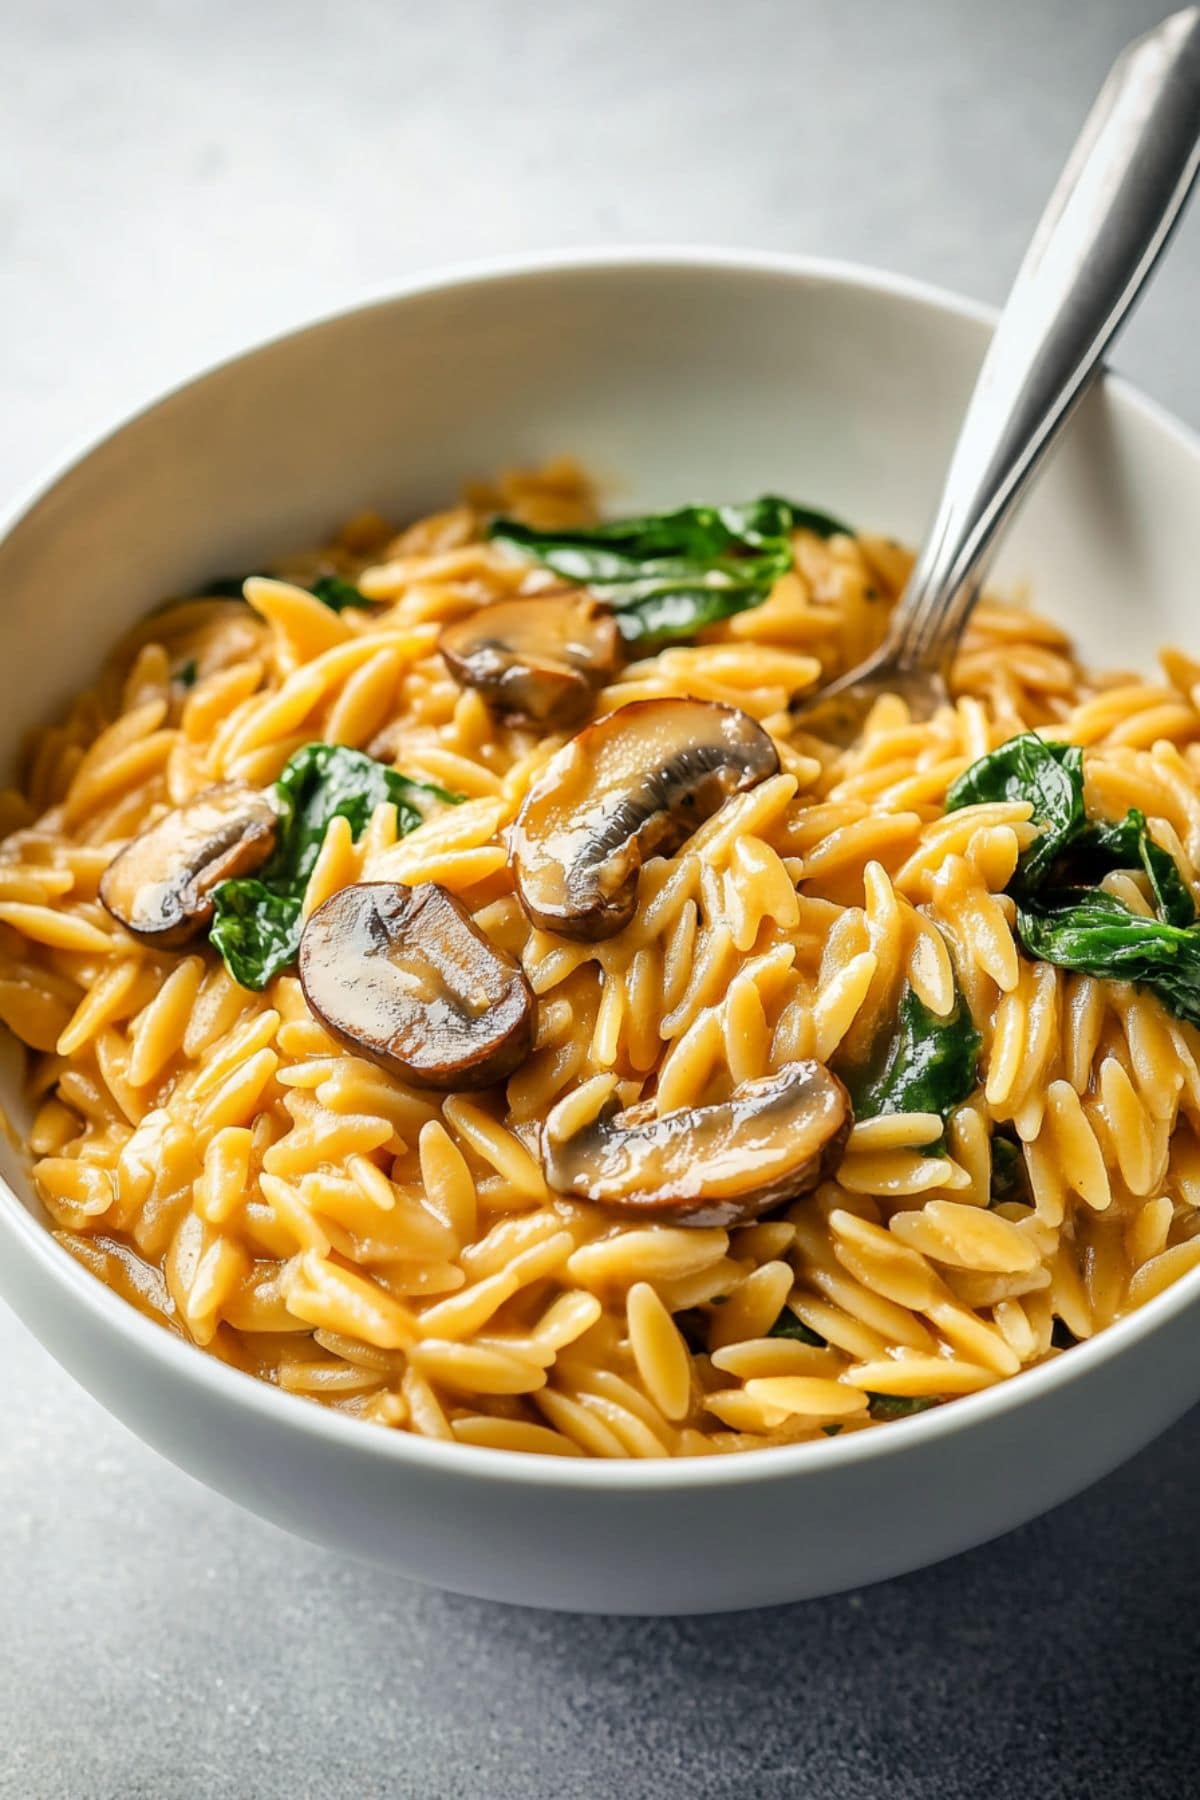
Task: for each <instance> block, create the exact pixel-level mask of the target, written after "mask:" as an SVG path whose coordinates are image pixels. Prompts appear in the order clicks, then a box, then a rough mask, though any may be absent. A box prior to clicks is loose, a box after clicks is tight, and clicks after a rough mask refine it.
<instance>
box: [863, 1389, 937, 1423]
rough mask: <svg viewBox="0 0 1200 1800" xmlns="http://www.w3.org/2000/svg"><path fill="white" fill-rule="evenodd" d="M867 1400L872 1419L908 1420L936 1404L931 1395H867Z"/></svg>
mask: <svg viewBox="0 0 1200 1800" xmlns="http://www.w3.org/2000/svg"><path fill="white" fill-rule="evenodd" d="M867 1400H868V1403H869V1404H868V1406H867V1411H868V1412H869V1413H870V1415H871V1417H872V1418H873V1419H910V1418H911V1417H912V1415H913V1414H914V1413H921V1412H928V1411H929V1408H930V1407H931V1406H936V1405H937V1404H938V1403H937V1400H936V1399H935V1398H934V1396H933V1395H932V1394H868V1395H867Z"/></svg>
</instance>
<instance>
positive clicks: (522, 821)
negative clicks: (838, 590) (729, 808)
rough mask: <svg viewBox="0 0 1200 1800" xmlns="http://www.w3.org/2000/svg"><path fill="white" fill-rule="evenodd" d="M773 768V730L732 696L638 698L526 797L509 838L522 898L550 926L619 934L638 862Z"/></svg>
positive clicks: (583, 736)
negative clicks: (718, 699)
mask: <svg viewBox="0 0 1200 1800" xmlns="http://www.w3.org/2000/svg"><path fill="white" fill-rule="evenodd" d="M778 770H779V757H778V754H777V752H776V749H775V746H774V744H773V743H772V742H771V739H770V738H769V737H768V736H767V733H766V732H765V731H764V730H763V728H762V726H761V725H757V724H756V723H755V722H754V720H753V719H752V718H750V717H749V715H748V714H746V713H744V712H739V711H738V710H737V708H736V707H732V706H717V705H715V704H713V703H712V702H711V701H708V700H635V701H634V702H633V703H632V704H631V705H629V706H622V707H620V708H619V709H618V710H617V711H616V712H612V713H608V714H607V715H606V716H605V717H604V718H603V719H598V720H597V721H596V723H595V724H594V725H589V726H588V727H587V729H586V730H585V731H581V732H580V733H579V735H578V737H575V738H572V740H571V742H570V743H569V744H565V745H564V746H563V748H562V749H561V750H560V751H559V752H558V754H557V756H554V757H552V758H551V760H550V762H548V763H547V764H546V767H545V768H544V769H543V771H542V773H541V775H540V776H539V777H538V779H537V781H535V782H534V784H533V786H532V787H531V788H530V790H529V793H528V794H527V795H526V797H525V802H524V805H523V806H522V807H521V810H520V812H519V814H518V815H517V819H516V823H515V824H514V826H513V828H512V835H511V838H510V850H511V857H510V860H511V864H512V870H513V875H514V878H515V880H516V884H517V894H518V897H519V899H520V901H521V904H522V906H523V907H524V908H525V911H526V912H527V913H528V914H529V917H530V918H531V919H532V920H533V922H534V924H535V925H540V926H541V927H542V928H543V930H545V931H557V932H560V933H561V934H562V935H563V936H564V937H571V938H587V939H596V938H606V937H612V936H613V934H614V933H615V932H618V931H620V930H621V929H622V927H623V926H625V925H627V924H628V923H629V920H630V919H631V918H632V917H633V912H634V908H635V906H636V904H637V879H638V872H639V870H640V869H641V866H642V864H643V862H645V861H646V860H647V858H648V857H650V856H653V855H655V854H660V855H664V856H669V855H671V854H672V853H673V852H674V851H675V850H677V849H678V848H679V846H680V844H682V843H683V842H684V841H685V840H686V839H687V838H689V837H690V836H691V834H692V832H693V831H695V829H696V827H697V826H698V825H701V824H702V823H703V822H704V820H705V819H707V818H709V817H710V816H711V815H712V814H713V813H715V812H716V811H717V809H718V807H719V806H721V805H722V804H723V803H724V801H726V800H727V799H728V798H729V796H730V795H731V794H736V793H740V792H742V791H743V790H744V789H746V788H752V787H756V786H757V785H758V783H759V782H760V781H763V780H765V779H766V777H767V776H768V775H774V774H777V773H778Z"/></svg>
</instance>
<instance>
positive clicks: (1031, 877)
mask: <svg viewBox="0 0 1200 1800" xmlns="http://www.w3.org/2000/svg"><path fill="white" fill-rule="evenodd" d="M988 800H1027V801H1029V802H1030V804H1031V805H1032V807H1033V821H1034V824H1035V825H1038V826H1040V827H1041V830H1040V833H1039V835H1038V837H1037V838H1036V839H1035V840H1034V842H1033V843H1032V844H1031V845H1030V846H1029V848H1028V850H1026V852H1025V854H1024V855H1023V856H1022V858H1021V867H1020V874H1021V879H1022V882H1023V883H1024V884H1025V885H1026V886H1028V887H1036V885H1037V883H1038V882H1039V881H1040V880H1041V879H1042V878H1043V876H1044V875H1045V874H1046V873H1047V872H1048V870H1049V869H1050V867H1051V865H1052V864H1053V863H1054V862H1055V861H1056V860H1057V858H1058V857H1059V856H1061V855H1062V853H1063V852H1064V851H1065V850H1066V849H1068V847H1069V846H1070V845H1071V843H1072V842H1073V841H1074V840H1075V839H1076V838H1077V837H1078V836H1079V834H1080V833H1081V832H1082V831H1083V830H1084V828H1085V826H1086V823H1087V820H1086V817H1085V815H1084V810H1083V752H1082V750H1079V749H1077V748H1076V746H1075V745H1074V744H1048V743H1046V742H1045V741H1044V740H1043V739H1042V738H1040V737H1038V736H1037V734H1036V733H1035V732H1032V731H1028V732H1025V733H1023V734H1022V735H1021V736H1020V737H1015V738H1010V739H1009V740H1008V742H1007V743H1006V744H1001V745H1000V747H999V749H998V750H993V751H992V752H991V754H990V755H988V756H983V757H980V759H979V761H978V762H975V763H972V764H971V767H970V768H969V769H964V770H963V772H962V774H961V775H960V776H959V777H958V780H957V781H955V782H953V783H952V784H951V786H950V789H949V791H948V793H947V795H946V811H947V812H957V810H958V809H959V807H962V806H978V805H980V804H981V803H982V802H984V801H988Z"/></svg>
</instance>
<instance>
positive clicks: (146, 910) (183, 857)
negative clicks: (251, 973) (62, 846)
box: [100, 781, 278, 947]
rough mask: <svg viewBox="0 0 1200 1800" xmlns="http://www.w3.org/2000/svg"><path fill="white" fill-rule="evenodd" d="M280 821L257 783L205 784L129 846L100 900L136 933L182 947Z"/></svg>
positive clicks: (258, 857)
mask: <svg viewBox="0 0 1200 1800" xmlns="http://www.w3.org/2000/svg"><path fill="white" fill-rule="evenodd" d="M277 824H278V819H277V816H276V813H275V808H274V807H273V806H272V805H271V802H270V800H269V799H268V798H267V796H266V795H265V794H264V793H261V792H260V791H259V790H258V789H257V788H252V787H247V785H246V784H245V783H244V782H241V781H225V782H221V783H220V784H219V786H217V787H210V788H205V790H204V792H203V793H200V794H197V795H196V797H195V799H193V800H189V801H188V802H187V804H186V805H185V806H178V807H176V808H175V810H174V812H169V813H168V814H167V815H166V817H165V818H162V819H160V820H159V821H158V823H157V825H151V826H150V828H149V830H148V831H143V832H142V834H141V836H140V837H135V838H134V840H133V842H132V843H130V844H127V845H126V846H125V848H124V850H122V851H121V853H120V855H119V856H117V857H115V858H114V859H113V861H112V862H110V863H109V865H108V867H107V869H105V871H104V874H103V875H102V876H101V878H100V899H101V900H102V902H103V903H104V905H105V906H106V907H107V908H108V910H109V912H110V913H111V914H112V916H113V918H114V919H116V920H117V921H118V922H119V923H120V924H122V925H124V927H125V929H126V930H127V931H131V932H132V933H133V935H134V936H135V937H139V938H142V939H144V940H145V942H146V943H148V944H155V945H163V946H167V947H169V946H170V945H172V944H181V943H183V941H184V940H185V939H186V938H189V937H191V936H192V934H193V932H196V931H199V930H200V928H201V926H203V925H207V923H208V921H209V919H210V918H211V917H212V910H213V901H212V891H213V889H214V888H215V887H216V885H217V883H218V882H219V881H227V880H228V879H229V877H230V876H233V875H248V874H249V873H250V872H251V870H253V869H257V868H258V866H259V865H260V863H264V862H265V861H266V860H267V858H268V856H270V854H271V851H272V850H273V849H274V847H275V829H276V826H277Z"/></svg>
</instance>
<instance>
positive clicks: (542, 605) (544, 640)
mask: <svg viewBox="0 0 1200 1800" xmlns="http://www.w3.org/2000/svg"><path fill="white" fill-rule="evenodd" d="M438 648H439V649H440V651H441V653H442V656H443V658H444V660H445V663H446V667H447V668H448V669H449V671H450V673H451V674H452V675H453V677H454V679H455V681H457V682H458V683H459V685H460V686H462V687H471V688H475V689H477V690H478V692H479V693H481V694H482V695H483V697H484V699H485V700H486V701H487V703H488V705H489V706H490V707H492V708H494V710H495V711H496V712H499V713H503V714H505V715H506V716H508V717H510V718H514V719H526V720H528V721H529V722H530V723H531V724H534V725H547V726H551V727H553V728H558V727H560V726H564V725H578V724H579V722H580V720H581V719H584V718H586V717H587V714H588V712H589V711H590V710H591V705H592V701H593V699H594V697H595V695H596V693H597V691H598V690H599V688H600V687H602V686H603V684H604V682H605V681H607V680H608V678H609V676H611V675H613V674H614V673H615V672H616V670H617V669H619V668H620V666H621V661H622V656H621V633H620V631H619V630H618V628H617V621H616V620H615V618H614V617H613V615H612V613H611V612H610V611H609V609H608V608H607V606H605V605H604V604H603V603H602V602H601V601H599V600H597V599H596V598H595V597H594V595H592V594H589V593H587V592H585V591H583V590H581V589H578V588H573V589H570V590H568V591H566V592H563V593H554V594H546V595H542V596H536V597H533V598H526V599H520V600H497V601H495V602H494V603H493V604H492V605H490V606H482V607H480V608H479V610H478V612H474V613H471V614H470V615H469V616H468V617H467V618H465V619H456V620H455V622H454V623H453V624H452V625H447V626H446V628H445V630H444V631H443V632H442V635H441V637H440V638H439V640H438Z"/></svg>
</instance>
